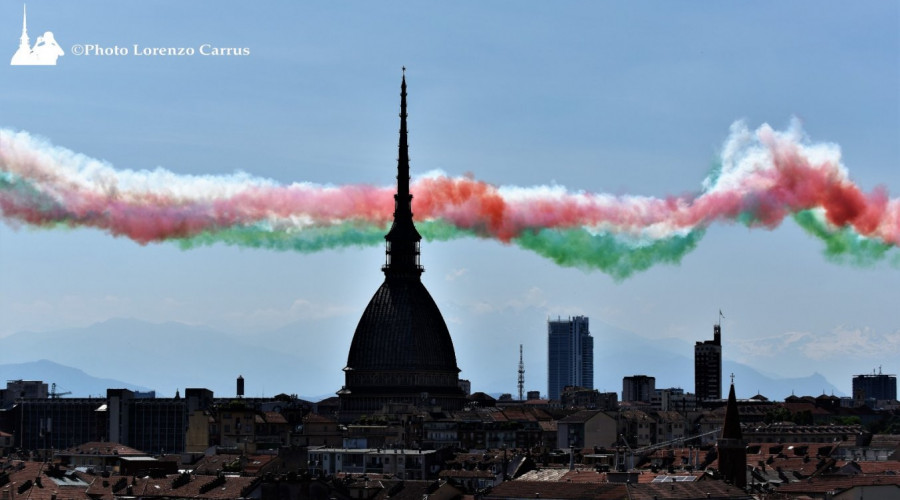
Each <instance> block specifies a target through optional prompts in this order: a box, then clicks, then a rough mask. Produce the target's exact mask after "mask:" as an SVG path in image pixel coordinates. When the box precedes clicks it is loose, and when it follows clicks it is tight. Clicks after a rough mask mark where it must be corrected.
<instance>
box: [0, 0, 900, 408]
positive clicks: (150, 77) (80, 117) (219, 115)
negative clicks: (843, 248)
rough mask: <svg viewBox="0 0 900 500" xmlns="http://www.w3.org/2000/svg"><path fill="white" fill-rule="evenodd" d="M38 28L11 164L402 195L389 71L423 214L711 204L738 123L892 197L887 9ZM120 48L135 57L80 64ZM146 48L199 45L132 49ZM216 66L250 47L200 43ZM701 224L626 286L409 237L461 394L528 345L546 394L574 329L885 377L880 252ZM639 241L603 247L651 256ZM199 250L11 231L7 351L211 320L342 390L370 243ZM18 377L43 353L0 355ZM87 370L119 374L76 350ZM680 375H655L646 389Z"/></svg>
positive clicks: (12, 81)
mask: <svg viewBox="0 0 900 500" xmlns="http://www.w3.org/2000/svg"><path fill="white" fill-rule="evenodd" d="M27 8H28V30H29V35H30V37H31V43H32V44H33V43H35V41H36V39H37V37H38V36H39V35H40V34H42V33H44V32H45V31H52V32H53V34H54V35H55V39H56V40H57V42H58V43H59V46H60V47H61V48H62V50H63V51H64V55H63V56H61V57H60V58H59V59H58V61H57V65H56V66H53V67H49V66H48V67H23V66H6V65H0V129H3V130H4V131H5V133H6V134H7V135H6V136H7V137H13V136H14V135H15V133H16V132H27V134H28V136H29V137H32V138H36V139H34V140H33V141H32V142H28V143H27V144H26V143H21V144H25V145H24V146H22V147H25V148H33V149H34V148H36V149H40V148H64V149H65V150H69V151H72V152H75V153H78V154H81V155H84V156H85V157H87V158H91V159H96V160H99V161H102V162H104V164H105V165H106V167H109V168H110V169H112V170H110V171H114V172H123V171H133V172H137V173H138V174H136V175H138V176H140V175H143V174H140V172H142V171H145V170H146V171H152V170H154V169H158V168H161V169H165V170H166V171H168V172H171V173H172V176H171V177H170V178H169V179H170V180H171V184H168V183H167V182H161V181H159V179H158V178H157V180H156V184H153V185H152V186H150V187H149V188H148V189H152V190H154V192H155V193H163V194H171V193H173V192H175V191H177V189H178V186H179V183H182V182H185V179H193V180H195V181H197V183H202V182H204V180H206V181H209V182H210V183H216V182H226V181H227V182H231V183H232V184H231V185H232V186H234V185H236V184H240V183H241V182H248V183H251V184H252V183H256V184H259V185H263V186H267V187H272V186H275V187H276V188H278V187H283V186H288V185H291V184H293V183H310V184H308V185H309V186H313V187H322V186H325V187H330V188H335V189H338V188H341V187H342V186H356V187H359V186H369V187H373V189H374V188H386V189H388V190H389V188H391V187H392V186H393V183H394V182H395V181H394V177H395V175H396V170H395V169H396V155H397V149H396V148H397V130H398V126H399V119H398V117H397V114H398V111H399V84H400V77H401V67H403V66H405V67H406V68H407V70H406V78H407V83H408V85H409V89H408V92H409V97H408V100H409V110H408V111H409V143H410V156H411V173H412V176H413V177H414V188H413V195H414V196H416V197H417V199H419V198H422V199H424V198H425V196H424V193H422V194H419V195H417V192H416V191H415V180H416V179H422V178H449V179H457V180H460V179H462V180H465V179H470V180H473V181H480V182H484V183H486V185H488V186H489V187H491V188H492V189H493V188H496V189H498V190H500V191H501V192H502V193H504V194H509V193H513V194H509V196H512V197H513V198H514V197H515V193H519V195H520V196H522V194H521V193H523V192H525V193H526V194H528V193H530V194H531V195H535V196H537V195H538V194H542V193H543V194H547V193H550V194H553V193H556V194H555V195H558V194H559V193H560V192H563V193H566V194H567V195H572V196H576V197H577V196H579V195H585V196H597V197H604V196H607V198H608V199H612V200H614V201H615V200H626V199H633V198H632V197H642V198H640V199H643V200H646V199H661V200H666V199H679V198H678V197H683V198H684V199H686V200H690V199H693V197H696V196H699V194H700V193H703V192H705V191H704V190H707V191H708V190H710V189H711V188H710V187H709V186H710V184H709V182H710V181H709V180H712V183H713V184H714V186H713V189H712V190H715V189H714V188H715V186H720V187H721V186H722V185H724V181H723V182H720V183H719V184H716V182H715V181H716V179H718V178H717V177H716V175H717V174H716V172H720V171H721V168H722V165H723V158H724V157H726V156H727V155H725V156H723V153H725V152H727V151H730V150H729V149H728V148H727V147H726V145H727V144H733V142H731V143H729V142H728V141H729V140H732V141H733V140H735V137H736V136H740V131H741V130H746V131H747V134H749V136H751V137H759V135H754V134H758V133H762V135H763V136H766V137H777V138H780V139H778V140H782V141H787V142H789V143H790V144H799V145H802V146H803V147H805V148H807V149H804V151H811V152H812V153H810V154H811V155H812V156H813V157H815V158H818V156H816V155H820V154H821V155H825V156H826V157H827V158H829V159H831V160H834V161H835V162H837V163H836V165H838V167H839V168H838V169H837V170H838V171H840V172H843V175H845V176H846V182H847V183H852V184H853V185H854V186H857V187H858V188H859V190H861V192H863V193H865V194H866V195H872V193H880V192H886V193H887V195H886V196H887V197H888V198H891V197H892V198H891V199H896V198H897V197H898V196H900V195H898V192H900V168H898V167H900V90H898V89H900V29H898V27H900V6H898V4H897V3H895V2H867V1H863V2H854V3H852V4H848V3H845V2H811V1H810V2H807V1H799V2H789V3H784V2H775V1H762V2H727V3H722V2H691V3H671V2H642V3H639V4H637V5H634V4H631V3H625V2H560V3H554V4H549V3H546V2H508V1H496V2H474V1H463V2H453V3H452V4H436V3H425V2H378V3H377V4H375V3H366V2H349V1H348V2H287V1H285V2H267V3H265V4H263V5H259V4H257V3H252V2H233V1H217V2H212V1H198V2H162V1H160V2H141V3H135V2H130V3H128V4H122V3H120V2H111V1H85V2H77V3H75V2H62V1H48V0H44V1H31V2H29V3H28V4H27ZM0 11H2V13H0V40H4V42H3V43H4V44H5V45H3V46H5V47H7V49H6V50H7V52H6V53H7V55H8V57H10V58H11V57H12V55H13V54H14V52H15V50H16V47H17V44H18V39H19V36H20V33H21V16H22V4H21V3H18V2H10V1H6V0H4V2H3V3H2V4H0ZM76 46H77V47H76ZM117 47H118V50H119V52H122V51H125V52H127V53H124V54H122V55H98V54H96V53H89V54H82V55H78V54H77V52H78V51H79V50H81V49H84V50H87V51H88V52H90V51H91V50H93V51H94V52H97V51H112V52H115V50H116V48H117ZM153 47H176V48H179V47H180V48H184V49H185V50H186V51H187V50H188V49H190V50H193V51H194V54H193V55H183V56H166V55H155V56H154V55H143V52H144V51H145V50H148V51H149V50H152V48H153ZM212 48H222V49H224V48H233V49H235V50H236V51H237V52H239V53H240V55H219V56H216V55H203V54H202V53H201V52H209V51H211V49H212ZM136 52H137V53H139V54H140V55H138V54H136ZM735 123H739V124H740V123H742V124H743V127H744V129H741V126H740V125H735ZM766 131H771V133H769V135H766V134H767V132H766ZM16 137H19V138H21V137H22V136H21V135H18V136H16ZM9 144H10V143H8V142H7V143H4V147H6V148H7V150H6V151H7V152H9V151H10V150H9V149H8V148H9V147H10V146H9ZM745 152H746V151H745ZM2 153H3V151H2V150H0V154H2ZM747 156H752V155H749V154H748V155H747ZM7 158H11V156H9V155H8V156H7ZM751 159H752V158H751ZM9 161H11V160H9ZM7 171H9V169H8V168H7ZM238 172H242V173H243V174H236V173H238ZM235 175H237V177H235ZM188 176H193V177H188ZM441 176H444V177H441ZM724 177H727V176H724ZM707 179H709V180H708V181H707V184H706V185H704V180H707ZM44 180H46V178H41V179H39V180H38V181H35V182H39V181H40V182H43V181H44ZM726 180H727V179H726ZM799 182H800V183H801V184H802V183H803V182H804V181H803V179H802V178H801V180H800V181H799ZM195 184H196V183H195ZM198 189H199V188H198ZM360 189H368V188H360ZM723 189H724V188H723ZM878 190H883V191H878ZM188 191H190V189H188ZM555 195H554V196H555ZM548 196H549V195H548ZM872 196H874V197H877V196H876V195H872ZM607 198H603V199H607ZM511 199H512V198H511ZM148 203H150V204H151V205H152V202H148ZM526 205H527V203H526ZM414 208H415V206H414ZM386 210H387V215H386V216H389V211H390V206H388V207H387V208H386ZM141 213H143V212H140V213H137V214H132V216H134V217H140V216H141ZM451 215H452V214H451ZM757 215H758V214H757ZM444 216H445V217H450V216H447V214H446V213H445V214H444ZM451 218H452V217H451ZM461 218H462V217H459V218H458V219H461ZM456 222H457V223H458V222H459V220H457V221H456ZM422 224H425V222H424V221H423V222H422ZM896 224H897V222H896V221H895V222H894V227H896ZM63 226H66V225H65V224H64V225H63ZM470 229H471V228H470ZM607 229H608V228H607ZM644 229H646V228H644ZM656 229H657V230H658V229H659V228H656ZM692 229H696V228H693V227H692V228H680V229H678V230H672V231H670V232H668V233H666V234H665V235H664V236H665V237H666V238H669V237H671V238H676V240H677V238H684V237H686V235H693V236H695V237H696V238H697V241H695V246H692V247H691V249H689V251H686V252H685V253H684V254H683V255H681V256H680V257H679V258H678V259H676V261H674V262H673V261H666V262H658V263H657V262H655V261H654V262H652V263H651V264H650V265H648V266H647V268H646V269H641V270H634V272H631V273H628V272H626V273H617V272H612V271H607V272H604V270H603V269H597V268H596V266H591V265H581V266H575V267H572V266H567V265H559V264H558V263H556V262H554V261H553V260H552V259H550V258H547V257H546V256H544V255H541V254H539V253H538V252H535V251H532V250H529V249H528V248H527V245H522V244H519V242H517V240H515V239H509V238H503V237H500V238H497V237H493V236H495V235H491V234H487V232H485V231H486V230H484V228H483V227H482V226H478V225H477V224H476V227H475V230H474V233H475V235H469V236H463V237H452V238H448V239H443V238H438V239H436V240H430V241H429V240H426V241H424V242H423V244H422V264H423V265H424V266H425V270H426V272H425V274H424V275H423V281H424V283H425V285H426V287H427V288H428V289H429V291H430V292H431V294H432V296H433V297H434V298H435V300H436V302H437V303H438V305H439V307H440V308H441V310H442V312H443V314H444V317H445V320H446V321H447V323H448V326H449V328H450V332H451V335H452V337H453V339H454V343H455V346H456V355H457V359H458V364H459V366H460V368H461V369H462V373H461V376H462V377H464V378H467V379H470V380H471V381H472V388H473V390H484V391H487V392H494V391H497V392H514V390H515V383H516V369H517V365H518V345H519V344H522V345H523V346H524V353H525V354H524V361H525V365H526V370H527V375H526V380H527V382H526V386H527V387H526V388H527V389H535V390H540V391H542V392H544V391H546V319H547V318H548V317H557V316H561V317H566V316H570V315H585V316H588V317H590V319H591V331H592V334H593V336H594V337H595V349H597V350H601V349H603V348H604V345H609V344H610V343H615V342H616V341H617V339H616V337H617V334H616V333H615V332H618V331H622V330H624V331H628V332H633V333H635V334H637V335H639V336H641V337H644V338H647V339H650V340H652V341H659V342H660V343H661V344H662V343H665V342H668V341H670V340H671V339H678V340H681V341H683V342H684V345H686V346H687V347H686V351H685V352H681V353H679V354H680V355H683V356H691V355H692V352H691V351H690V345H692V344H693V342H695V341H697V340H706V339H711V338H712V325H713V324H714V323H715V322H717V321H719V320H720V316H719V312H720V311H722V313H723V315H724V317H722V318H721V322H722V330H723V351H724V357H725V358H726V359H730V360H734V361H738V362H741V363H746V364H748V365H750V366H753V367H754V368H756V369H758V370H759V371H761V372H764V373H767V374H771V375H775V376H781V377H796V376H805V375H810V374H812V373H821V374H823V375H825V376H826V377H827V378H828V380H829V381H830V382H832V383H833V384H835V385H836V386H837V387H838V388H839V389H841V390H842V391H843V392H845V393H849V392H850V382H851V376H852V375H853V374H858V373H871V372H872V371H873V370H876V369H878V367H881V369H883V371H884V372H885V373H897V372H898V371H900V367H898V366H896V364H897V361H896V360H897V359H900V356H898V355H900V324H898V320H897V314H896V305H897V298H898V293H897V290H898V285H900V257H898V254H900V252H898V249H897V248H896V245H893V246H892V245H888V246H887V250H886V252H884V254H883V255H882V256H881V257H880V258H868V259H854V258H853V256H852V255H850V256H848V255H846V254H844V255H837V256H835V255H828V254H827V253H826V251H825V250H826V246H825V244H824V243H823V241H822V240H821V239H818V238H815V237H813V236H811V235H810V234H809V233H808V232H807V231H805V230H804V229H803V228H802V227H801V225H800V224H798V222H797V221H796V220H795V219H794V218H793V217H791V215H790V214H787V217H786V218H784V220H783V221H777V222H771V221H770V222H769V223H763V221H761V219H759V218H756V219H754V218H751V220H748V219H746V218H740V217H732V218H728V217H718V218H713V219H710V220H708V221H705V222H704V224H702V227H700V228H699V230H698V232H696V233H695V232H692ZM634 231H635V230H634V229H632V232H631V233H627V234H624V233H614V239H616V238H618V239H616V241H620V240H621V239H622V238H625V239H627V240H628V241H630V242H631V243H634V241H636V240H635V239H637V240H641V241H644V242H645V243H646V240H648V239H649V240H652V239H653V238H655V237H656V236H657V235H656V233H654V232H653V231H652V230H648V231H644V232H640V231H639V234H637V233H634ZM642 231H643V229H642ZM471 232H472V231H470V233H471ZM470 233H469V234H470ZM623 234H624V236H623ZM628 238H631V239H628ZM667 241H668V240H667ZM678 241H680V240H678ZM190 247H191V248H190V249H187V250H185V249H183V248H184V245H182V244H179V242H178V241H151V242H141V241H135V240H133V239H129V238H127V237H123V236H113V235H111V234H110V233H109V232H108V231H103V230H100V229H97V228H91V227H61V226H60V225H59V224H52V225H50V226H47V225H43V226H39V225H33V224H29V223H28V222H24V221H23V220H22V219H21V218H18V217H16V216H14V215H13V214H12V213H11V212H9V211H6V212H4V214H3V219H2V223H0V342H2V337H3V336H8V335H12V334H15V333H17V332H25V331H30V332H40V331H48V330H55V329H61V328H70V327H82V326H88V325H91V324H94V323H97V322H102V321H106V320H109V319H111V318H135V319H140V320H145V321H151V322H168V321H175V322H183V323H187V324H191V325H204V326H209V327H212V328H215V329H217V330H221V331H222V332H223V333H224V334H228V335H232V336H235V337H240V338H243V339H253V338H257V339H265V338H266V337H265V336H266V335H267V333H268V332H272V331H284V330H285V329H287V330H288V331H290V330H291V329H294V330H296V337H294V338H293V339H292V341H291V342H290V343H289V344H288V345H285V346H283V348H284V349H285V350H286V351H289V352H292V353H294V354H296V355H297V356H298V359H300V360H301V362H299V363H298V365H297V372H296V373H295V374H291V376H292V377H293V378H292V380H294V381H295V384H296V386H297V388H296V389H295V390H293V391H292V392H296V393H300V394H326V393H333V391H334V390H336V389H337V388H339V387H340V385H341V383H342V372H341V368H342V367H343V366H344V362H345V361H346V352H347V349H348V348H349V345H350V340H351V338H352V334H353V330H354V328H355V325H356V322H357V321H358V320H359V316H360V315H361V313H362V311H363V309H364V307H365V305H366V304H367V302H368V300H369V299H370V298H371V295H372V294H373V293H374V292H375V290H376V289H377V288H378V286H379V284H380V283H381V281H382V279H383V275H382V273H381V272H380V266H381V265H382V263H383V260H384V247H383V243H381V242H380V239H379V238H375V243H374V244H369V245H362V246H359V245H350V246H341V247H339V248H328V249H323V250H321V251H304V252H300V251H291V250H287V251H285V250H273V249H266V248H252V247H248V246H239V245H229V244H225V243H222V242H213V243H210V244H204V243H199V242H196V241H195V244H193V245H190ZM322 325H327V327H323V326H322ZM323 330H326V331H323ZM666 345H669V344H666ZM0 351H2V349H0ZM32 358H33V359H40V356H39V353H11V352H4V353H2V354H0V363H13V362H23V361H28V360H31V359H32ZM248 362H264V360H249V361H248ZM92 365H93V366H92ZM79 368H82V369H84V370H85V371H87V372H88V373H91V374H92V375H96V376H106V377H109V376H112V375H114V374H108V373H102V367H101V366H97V365H95V364H94V363H92V362H91V361H89V360H86V361H85V363H84V366H80V367H79ZM173 368H174V367H173ZM666 370H667V368H666V367H665V366H661V367H659V373H650V375H653V376H656V378H657V386H659V387H665V386H666V382H665V380H666ZM185 377H186V378H189V377H190V369H189V368H186V369H185ZM120 378H121V377H120ZM620 380H621V379H620V378H618V379H617V378H615V377H609V376H607V375H606V374H604V372H603V369H602V367H595V387H597V388H600V389H601V390H603V389H605V390H610V391H614V390H618V388H619V387H620V386H621V385H620V384H621V383H620ZM130 382H133V383H137V384H142V385H152V382H151V381H130ZM736 383H738V387H740V386H739V381H736ZM185 385H186V386H190V383H189V382H186V383H185ZM688 389H690V388H688ZM253 390H254V388H253V386H252V384H250V383H248V394H252V393H253ZM740 392H741V390H740V388H739V393H740ZM744 392H745V393H746V395H751V394H752V393H753V392H754V391H753V390H751V388H746V389H744Z"/></svg>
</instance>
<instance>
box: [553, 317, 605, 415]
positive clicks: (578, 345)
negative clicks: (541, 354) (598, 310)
mask: <svg viewBox="0 0 900 500" xmlns="http://www.w3.org/2000/svg"><path fill="white" fill-rule="evenodd" d="M566 386H575V387H584V388H587V389H593V388H594V338H593V337H591V332H590V328H589V327H588V318H587V317H586V316H575V317H570V318H568V319H560V318H557V319H556V320H547V396H548V397H549V398H550V399H559V398H560V395H561V394H562V390H563V388H564V387H566Z"/></svg>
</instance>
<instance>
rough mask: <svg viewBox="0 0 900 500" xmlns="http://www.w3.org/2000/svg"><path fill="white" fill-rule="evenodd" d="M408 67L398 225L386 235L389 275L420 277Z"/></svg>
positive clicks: (403, 97) (396, 210) (402, 93)
mask: <svg viewBox="0 0 900 500" xmlns="http://www.w3.org/2000/svg"><path fill="white" fill-rule="evenodd" d="M406 116H407V115H406V67H405V66H404V67H403V79H402V81H401V83H400V142H399V144H398V146H397V149H398V152H397V194H395V195H394V222H393V224H391V230H390V231H388V234H387V235H385V237H384V239H385V240H387V243H386V248H385V258H386V260H385V265H384V267H383V268H382V270H383V271H384V273H385V275H386V276H403V277H416V278H417V277H419V276H420V275H421V274H422V272H423V271H424V269H423V268H422V266H421V265H419V241H421V240H422V236H421V235H420V234H419V232H418V231H417V230H416V226H415V224H413V213H412V195H411V194H410V192H409V144H408V142H407V130H406Z"/></svg>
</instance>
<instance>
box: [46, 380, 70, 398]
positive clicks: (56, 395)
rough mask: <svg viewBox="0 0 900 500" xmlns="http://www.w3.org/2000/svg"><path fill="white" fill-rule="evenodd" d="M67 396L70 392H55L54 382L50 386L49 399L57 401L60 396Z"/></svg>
mask: <svg viewBox="0 0 900 500" xmlns="http://www.w3.org/2000/svg"><path fill="white" fill-rule="evenodd" d="M69 394H72V391H66V392H56V382H53V383H52V384H50V399H59V398H60V396H67V395H69Z"/></svg>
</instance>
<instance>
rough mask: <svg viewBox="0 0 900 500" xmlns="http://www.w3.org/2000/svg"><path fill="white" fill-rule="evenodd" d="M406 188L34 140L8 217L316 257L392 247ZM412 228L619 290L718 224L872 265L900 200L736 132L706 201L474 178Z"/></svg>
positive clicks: (776, 137) (794, 139)
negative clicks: (150, 158)
mask: <svg viewBox="0 0 900 500" xmlns="http://www.w3.org/2000/svg"><path fill="white" fill-rule="evenodd" d="M394 189H395V188H394V187H393V186H390V187H374V186H367V185H350V186H340V187H330V186H319V185H313V184H309V183H295V184H291V185H279V184H278V183H276V182H274V181H271V180H266V179H261V178H256V177H252V176H250V175H248V174H245V173H238V174H234V175H230V176H183V175H177V174H174V173H172V172H169V171H166V170H163V169H156V170H154V171H131V170H116V169H115V168H113V167H112V166H111V165H109V164H107V163H104V162H101V161H98V160H94V159H91V158H89V157H86V156H84V155H81V154H78V153H75V152H72V151H69V150H66V149H63V148H60V147H56V146H53V145H51V144H49V143H48V142H46V141H44V140H40V139H37V138H35V137H32V136H30V135H29V134H27V133H25V132H15V131H10V130H0V214H2V217H3V219H4V221H5V222H6V223H7V224H9V225H11V226H13V227H16V226H20V225H29V226H37V227H59V226H64V227H82V226H84V227H94V228H98V229H101V230H103V231H106V232H108V233H110V234H112V235H114V236H126V237H128V238H131V239H132V240H134V241H136V242H138V243H141V244H146V243H150V242H161V241H168V240H174V241H177V242H178V243H179V244H180V245H181V246H182V247H183V248H193V247H196V246H199V245H208V244H214V243H226V244H230V245H241V246H247V247H262V248H272V249H278V250H296V251H301V252H312V251H318V250H323V249H328V248H335V247H341V246H348V245H375V244H381V243H383V241H384V239H383V235H384V233H385V231H386V228H387V227H388V225H389V223H390V220H391V214H392V210H393V193H394ZM411 190H412V192H413V195H414V198H413V212H414V214H415V218H416V223H417V226H418V227H419V230H420V232H421V233H422V235H423V236H424V237H425V238H426V239H429V240H449V239H453V238H460V237H480V238H494V239H497V240H499V241H501V242H503V243H511V244H515V245H518V246H520V247H523V248H527V249H529V250H532V251H534V252H537V253H538V254H540V255H542V256H544V257H547V258H550V259H552V260H553V261H555V262H556V263H558V264H560V265H563V266H576V267H580V268H584V269H599V270H602V271H604V272H606V273H608V274H610V275H611V276H613V277H614V278H616V279H624V278H625V277H628V276H629V275H631V274H632V273H634V272H636V271H640V270H644V269H647V268H649V267H651V266H652V265H654V264H656V263H660V262H670V263H677V262H678V261H679V260H680V259H681V257H682V256H683V255H685V254H686V253H687V252H689V251H690V250H692V249H693V248H695V247H696V245H697V244H698V242H699V241H700V239H701V238H702V236H703V234H704V232H705V231H706V229H707V228H708V227H709V226H710V225H711V224H712V223H714V222H717V221H719V222H726V223H733V222H739V223H742V224H746V225H747V226H748V227H761V228H768V229H772V228H775V227H776V226H778V225H779V224H781V222H782V221H783V220H784V219H785V218H786V217H789V216H790V217H793V219H794V220H795V221H796V222H797V223H799V224H800V225H801V227H803V228H804V229H805V230H806V231H807V232H808V233H809V234H811V235H813V236H815V237H817V238H819V239H821V240H822V241H824V243H825V246H826V248H825V251H826V255H828V256H829V257H831V258H833V259H835V260H838V261H843V262H850V263H856V264H866V263H871V262H875V261H878V260H882V259H884V258H885V257H887V256H888V255H894V257H895V258H894V262H895V263H896V262H897V259H896V254H897V251H896V250H897V247H898V246H900V200H898V199H891V198H890V197H889V196H888V193H887V191H886V190H885V189H883V188H876V189H875V190H874V191H872V192H870V193H864V192H863V191H862V190H861V189H860V188H859V187H857V186H856V185H855V184H854V183H853V182H852V181H851V180H850V179H849V176H848V172H847V170H846V168H845V167H844V166H843V165H842V164H841V155H840V149H839V148H838V147H837V146H836V145H833V144H811V143H809V142H808V141H805V140H804V139H803V135H802V132H801V131H800V128H799V126H797V125H796V124H794V125H792V126H791V127H790V128H789V129H788V130H787V131H785V132H779V131H775V130H773V129H772V128H771V127H769V126H768V125H763V126H761V127H760V128H758V129H757V130H755V131H750V130H749V129H748V128H747V127H746V126H745V125H743V124H742V123H740V122H739V123H735V124H734V125H733V126H732V128H731V134H730V135H729V138H728V139H727V141H726V142H725V144H724V146H723V148H722V153H721V158H720V159H719V165H718V166H717V168H716V169H715V171H714V172H713V173H712V174H710V176H709V177H708V178H707V179H705V180H704V181H703V184H702V189H701V190H700V191H699V192H698V193H697V194H693V195H684V196H673V197H668V198H653V197H644V196H612V195H608V194H592V193H585V192H570V191H567V190H566V189H565V188H563V187H559V186H552V187H532V188H520V187H507V186H501V187H497V186H493V185H490V184H487V183H484V182H480V181H477V180H474V179H472V178H468V177H447V176H445V175H442V174H429V175H425V176H423V177H420V178H418V179H416V180H415V181H414V182H413V184H412V186H411Z"/></svg>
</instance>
